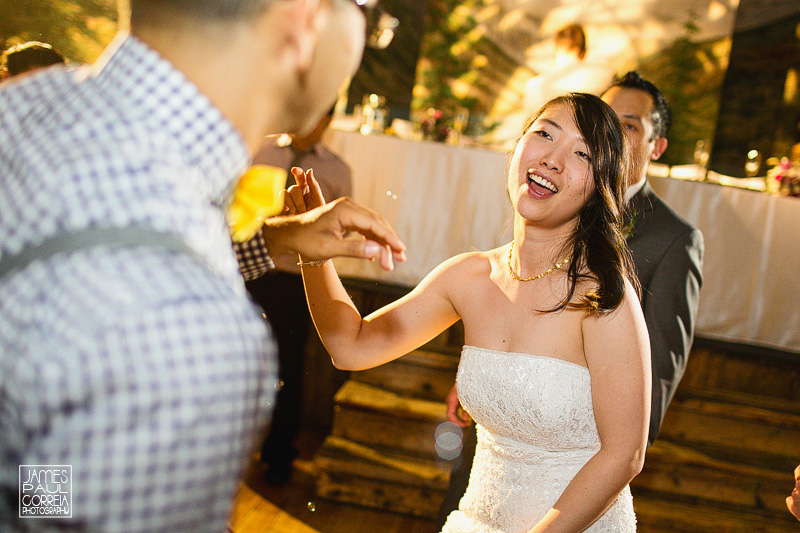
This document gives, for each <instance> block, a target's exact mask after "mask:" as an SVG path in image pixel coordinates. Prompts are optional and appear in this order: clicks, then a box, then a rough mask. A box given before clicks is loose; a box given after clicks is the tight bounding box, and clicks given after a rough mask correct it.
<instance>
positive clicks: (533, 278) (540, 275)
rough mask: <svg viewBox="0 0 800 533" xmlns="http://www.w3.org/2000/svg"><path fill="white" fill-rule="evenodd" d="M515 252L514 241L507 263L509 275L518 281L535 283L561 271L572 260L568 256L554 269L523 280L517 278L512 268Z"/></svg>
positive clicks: (554, 266)
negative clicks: (534, 281) (554, 272)
mask: <svg viewBox="0 0 800 533" xmlns="http://www.w3.org/2000/svg"><path fill="white" fill-rule="evenodd" d="M513 251H514V241H511V247H510V248H509V249H508V263H507V264H508V273H509V275H511V277H512V278H514V279H515V280H517V281H533V280H535V279H541V278H543V277H545V276H546V275H548V274H550V273H551V272H552V271H554V270H559V269H560V268H561V267H563V266H564V265H566V264H567V263H569V260H570V259H572V256H571V255H568V256H567V257H565V258H564V260H563V261H561V262H560V263H556V264H555V265H553V266H552V267H550V268H548V269H547V270H545V271H544V272H541V273H539V274H536V275H535V276H531V277H529V278H521V277H519V276H517V274H516V273H515V272H514V269H513V268H511V254H512V252H513Z"/></svg>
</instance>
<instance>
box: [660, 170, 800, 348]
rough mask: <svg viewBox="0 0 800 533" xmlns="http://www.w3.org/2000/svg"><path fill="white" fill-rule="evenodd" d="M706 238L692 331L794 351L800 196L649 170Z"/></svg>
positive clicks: (799, 292)
mask: <svg viewBox="0 0 800 533" xmlns="http://www.w3.org/2000/svg"><path fill="white" fill-rule="evenodd" d="M650 182H651V184H652V185H653V188H654V189H655V190H656V192H658V194H659V195H660V196H661V197H662V198H663V199H664V200H665V201H666V202H667V203H668V204H669V205H671V206H672V207H673V208H674V209H675V210H676V211H678V212H679V213H680V214H681V215H682V216H683V217H684V218H686V220H689V221H690V222H691V223H692V224H694V225H695V226H697V227H698V228H700V230H701V231H702V232H703V237H704V239H705V257H704V260H703V276H704V278H705V281H704V283H703V288H702V289H701V292H700V309H699V312H698V318H697V333H698V334H699V335H702V336H703V337H707V338H711V339H717V340H724V341H729V342H740V343H744V344H753V345H757V346H765V347H770V348H777V349H781V350H785V351H790V352H795V353H800V246H799V245H798V243H800V199H797V198H788V197H783V196H774V195H769V194H765V193H761V192H756V191H748V190H743V189H737V188H733V187H724V186H721V185H716V184H713V183H703V182H694V181H681V180H674V179H669V178H651V179H650Z"/></svg>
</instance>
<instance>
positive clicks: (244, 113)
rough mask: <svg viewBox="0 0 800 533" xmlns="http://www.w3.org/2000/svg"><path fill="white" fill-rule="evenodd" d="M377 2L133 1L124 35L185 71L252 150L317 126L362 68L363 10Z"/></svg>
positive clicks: (312, 0) (344, 0)
mask: <svg viewBox="0 0 800 533" xmlns="http://www.w3.org/2000/svg"><path fill="white" fill-rule="evenodd" d="M374 3H375V0H366V1H365V0H358V1H356V0H205V1H202V2H201V1H197V0H130V4H131V18H130V20H131V32H132V33H133V34H134V35H135V36H136V37H138V38H139V39H141V40H142V41H144V42H145V43H147V44H148V45H149V46H151V47H153V48H155V49H156V50H157V51H158V52H159V53H160V54H161V55H162V56H164V57H165V58H166V59H168V60H169V61H171V62H172V63H173V64H174V65H175V66H176V67H177V68H179V69H180V70H181V71H183V72H184V74H186V76H187V77H188V78H189V79H190V80H192V81H193V82H194V83H195V84H196V85H197V86H198V87H199V88H200V90H201V91H203V92H204V93H205V94H206V95H207V96H209V98H210V99H211V100H212V102H214V104H216V105H217V106H218V107H219V108H220V109H221V110H222V112H223V113H224V114H225V115H226V116H227V117H228V118H229V119H230V120H231V121H232V122H233V124H234V125H235V126H236V127H237V129H239V130H240V132H241V133H242V135H243V136H244V138H245V140H246V141H247V143H248V144H249V145H250V146H251V148H253V149H255V148H257V147H258V145H259V144H260V142H261V140H262V139H263V137H264V135H267V134H270V133H284V132H286V133H299V134H306V133H308V132H310V131H311V130H312V129H313V128H314V126H316V125H317V123H318V122H319V120H320V118H321V117H322V116H323V115H324V113H325V111H326V110H327V109H328V108H329V107H330V106H332V105H333V104H334V102H335V101H336V96H337V91H338V89H339V87H340V86H341V85H342V83H343V82H344V81H345V80H346V79H347V78H348V77H349V76H351V75H352V74H353V73H354V72H355V70H356V68H357V67H358V65H359V63H360V60H361V55H362V53H363V48H364V43H365V15H364V13H363V10H364V9H365V7H366V8H367V9H368V8H369V5H371V4H374ZM364 4H366V6H365V5H364Z"/></svg>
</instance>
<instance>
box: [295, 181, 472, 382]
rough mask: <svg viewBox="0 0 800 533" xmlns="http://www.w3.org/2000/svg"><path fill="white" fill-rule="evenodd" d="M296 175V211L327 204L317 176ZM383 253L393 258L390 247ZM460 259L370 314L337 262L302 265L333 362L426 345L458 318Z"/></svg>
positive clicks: (378, 359)
mask: <svg viewBox="0 0 800 533" xmlns="http://www.w3.org/2000/svg"><path fill="white" fill-rule="evenodd" d="M295 177H296V178H297V179H298V186H299V188H300V189H305V193H304V194H298V191H297V190H294V191H292V192H293V193H294V194H290V195H289V196H290V197H289V199H288V200H287V203H293V204H294V210H296V211H298V212H302V211H304V210H305V209H306V208H313V207H316V205H315V204H316V203H318V202H319V201H322V202H323V203H324V200H321V193H319V187H318V184H317V183H316V180H314V179H313V176H302V175H299V174H298V173H297V172H295ZM304 185H307V187H303V186H304ZM340 201H341V200H340ZM343 230H346V228H343ZM342 234H344V231H342ZM383 255H384V257H391V253H389V252H388V251H387V253H385V254H383ZM301 262H302V259H301ZM458 262H459V260H458V258H456V259H451V260H449V261H446V262H445V263H443V264H442V265H440V266H439V267H437V268H436V269H435V270H434V271H433V272H431V273H430V274H429V275H428V276H426V278H425V279H424V280H423V281H422V282H421V283H420V284H419V285H418V286H417V287H416V288H415V289H414V290H413V291H411V293H409V294H408V295H407V296H405V297H403V298H401V299H400V300H397V301H396V302H393V303H391V304H389V305H387V306H385V307H383V308H381V309H379V310H377V311H375V312H374V313H372V314H371V315H369V316H367V317H365V318H362V317H361V314H360V313H359V312H358V309H356V307H355V305H354V304H353V302H352V300H351V299H350V297H349V296H348V294H347V291H346V290H345V289H344V287H343V286H342V283H341V280H340V279H339V276H338V274H337V273H336V269H335V267H334V266H333V263H332V262H330V261H327V262H325V263H324V264H322V265H316V264H303V266H302V273H303V284H304V285H305V288H306V299H307V301H308V307H309V310H310V312H311V317H312V318H313V320H314V325H315V327H316V328H317V332H318V333H319V336H320V339H322V342H323V344H324V345H325V348H326V349H327V350H328V353H329V354H330V355H331V359H332V361H333V364H334V365H335V366H336V367H337V368H341V369H344V370H363V369H365V368H371V367H374V366H378V365H381V364H383V363H386V362H389V361H391V360H393V359H396V358H398V357H400V356H402V355H405V354H406V353H408V352H410V351H411V350H413V349H415V348H417V347H419V346H421V345H423V344H424V343H425V342H427V341H429V340H430V339H432V338H434V337H435V336H436V335H438V334H439V333H441V332H442V331H444V330H445V329H447V328H448V327H450V326H451V325H453V324H454V323H455V322H456V321H458V319H459V316H458V314H457V313H456V311H455V309H454V308H453V305H452V304H451V302H450V298H449V296H448V294H449V290H450V289H449V287H450V284H451V281H450V280H451V279H452V278H453V272H452V270H453V269H452V266H453V265H454V264H457V263H458Z"/></svg>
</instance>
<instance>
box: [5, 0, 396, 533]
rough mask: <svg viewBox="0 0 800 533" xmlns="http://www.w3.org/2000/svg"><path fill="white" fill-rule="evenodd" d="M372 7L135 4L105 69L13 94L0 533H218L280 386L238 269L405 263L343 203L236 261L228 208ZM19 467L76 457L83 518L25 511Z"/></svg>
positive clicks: (313, 99)
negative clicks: (280, 261) (281, 262)
mask: <svg viewBox="0 0 800 533" xmlns="http://www.w3.org/2000/svg"><path fill="white" fill-rule="evenodd" d="M359 4H364V5H357V4H356V3H355V2H351V1H345V0H319V1H314V2H307V1H305V0H280V1H279V0H207V1H203V2H198V1H195V0H131V2H130V8H131V12H130V26H131V28H130V32H129V31H126V30H122V31H121V32H120V33H119V35H118V36H117V37H116V38H115V39H114V40H113V41H112V42H111V43H110V44H109V46H108V47H107V48H106V49H105V50H104V52H103V53H102V54H101V56H100V58H99V59H98V60H97V61H96V62H95V63H94V64H92V65H89V66H85V67H82V68H80V69H78V70H77V71H76V70H66V69H59V68H51V69H47V70H46V71H44V72H41V73H37V74H36V75H35V76H30V77H26V78H25V79H22V80H20V81H19V82H13V83H8V84H3V85H2V86H0V117H2V120H0V206H2V208H0V236H2V237H1V238H0V530H2V531H15V530H25V531H28V530H34V531H35V530H48V531H49V530H69V531H78V530H80V531H125V532H130V533H132V532H140V531H165V532H166V531H169V532H179V531H187V532H188V531H191V532H215V533H218V532H220V531H224V530H225V528H226V525H227V522H228V517H229V516H230V509H231V504H232V500H233V496H234V494H235V491H236V489H237V485H238V482H239V480H240V477H241V474H242V473H243V471H244V468H245V466H246V465H247V463H248V461H249V459H250V456H251V452H252V449H253V446H254V445H255V444H256V442H255V439H256V438H257V437H258V436H259V435H260V434H261V429H262V426H263V424H264V423H265V422H266V421H268V420H269V413H270V411H271V407H270V406H271V404H272V402H273V400H274V397H275V391H276V385H277V360H276V357H275V343H274V340H273V339H272V336H271V334H270V332H269V328H268V326H267V325H266V324H265V321H264V319H263V318H262V316H261V313H260V311H259V310H258V309H257V306H256V305H255V304H254V303H253V302H252V301H251V300H250V298H248V295H247V292H246V290H245V286H244V281H243V279H242V273H244V274H245V275H246V276H248V277H254V276H258V275H260V274H261V273H263V272H264V271H266V270H267V269H269V268H270V266H271V257H278V256H281V255H284V254H295V255H296V254H298V253H302V254H303V256H304V257H305V258H307V260H311V261H318V260H324V259H328V258H330V257H332V256H337V255H348V256H354V257H362V258H369V259H376V260H380V262H381V264H382V265H383V266H384V267H385V268H387V269H391V268H392V265H393V260H403V259H404V258H405V255H404V251H403V250H404V248H405V246H404V245H403V243H402V242H401V241H400V239H399V238H398V237H397V235H396V233H395V232H394V230H393V229H392V228H391V227H390V226H389V224H388V223H387V222H386V221H385V220H384V219H383V218H382V217H380V216H379V215H377V214H376V213H374V212H372V211H370V210H368V209H366V208H364V207H362V206H359V205H358V204H356V203H355V202H353V201H352V200H349V199H345V198H340V199H339V200H336V201H334V202H332V203H331V204H328V205H326V206H324V207H323V208H322V209H318V210H313V211H309V212H307V213H304V214H302V215H299V216H279V217H273V218H271V219H267V221H266V222H265V223H264V225H263V227H262V228H261V230H260V231H258V232H257V233H256V234H255V236H254V237H253V238H252V239H251V240H250V241H246V242H244V243H242V244H241V245H238V246H237V250H236V253H234V249H233V247H232V245H231V233H230V230H229V227H228V224H227V221H226V209H227V207H228V205H229V204H230V202H231V199H232V196H233V191H234V189H235V186H236V184H237V181H238V180H239V178H240V176H242V175H243V173H244V172H245V170H246V169H247V167H248V165H249V164H250V159H251V156H252V154H253V153H254V152H255V150H256V149H257V148H259V147H260V145H261V143H262V142H263V139H264V137H265V136H266V135H269V134H277V133H282V132H287V131H288V132H292V133H298V134H301V135H303V134H306V133H308V132H309V131H311V130H312V129H313V127H314V126H315V125H316V124H317V123H318V122H319V120H320V118H321V117H322V115H323V114H324V113H325V111H326V110H327V109H328V108H330V106H331V105H333V103H334V101H335V99H336V93H337V90H338V88H339V87H340V85H341V84H342V82H343V81H344V80H345V79H346V78H347V77H348V76H350V75H352V73H353V72H354V71H355V69H356V68H357V66H358V64H359V60H360V57H361V55H362V52H363V47H364V43H365V40H366V31H367V25H366V18H365V13H364V10H369V9H370V8H371V7H370V6H371V5H373V4H374V2H373V1H368V2H366V4H365V2H359ZM348 230H352V231H356V232H360V233H361V234H362V235H364V236H365V237H366V238H365V239H364V240H355V239H354V240H345V239H344V238H343V236H344V233H345V232H346V231H348ZM237 258H238V259H239V262H238V264H237ZM20 465H70V466H71V471H72V479H70V482H71V487H72V488H73V492H72V495H73V496H74V499H73V501H72V502H71V506H70V509H71V512H72V516H71V517H50V516H48V518H46V519H44V518H30V519H27V518H26V519H21V518H18V509H19V503H20V499H19V495H20V488H21V487H20V485H19V483H18V482H19V472H20V468H19V467H20Z"/></svg>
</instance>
